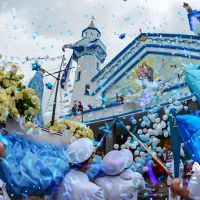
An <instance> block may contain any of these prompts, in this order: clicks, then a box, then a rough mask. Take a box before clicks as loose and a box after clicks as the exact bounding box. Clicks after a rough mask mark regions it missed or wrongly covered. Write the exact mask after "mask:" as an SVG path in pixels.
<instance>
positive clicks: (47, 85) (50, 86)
mask: <svg viewBox="0 0 200 200" xmlns="http://www.w3.org/2000/svg"><path fill="white" fill-rule="evenodd" d="M45 86H46V88H47V89H48V90H52V89H53V85H52V83H45Z"/></svg>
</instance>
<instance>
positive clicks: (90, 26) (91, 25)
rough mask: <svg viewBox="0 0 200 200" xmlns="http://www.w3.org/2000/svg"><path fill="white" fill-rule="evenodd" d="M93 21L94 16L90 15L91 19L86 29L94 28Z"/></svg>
mask: <svg viewBox="0 0 200 200" xmlns="http://www.w3.org/2000/svg"><path fill="white" fill-rule="evenodd" d="M94 20H95V18H94V15H92V17H91V22H90V24H89V26H88V28H95V25H94Z"/></svg>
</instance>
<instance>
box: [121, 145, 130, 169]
mask: <svg viewBox="0 0 200 200" xmlns="http://www.w3.org/2000/svg"><path fill="white" fill-rule="evenodd" d="M121 152H122V153H123V156H124V158H125V160H126V162H125V168H129V167H130V166H131V164H133V154H132V152H131V151H130V150H129V149H122V150H121Z"/></svg>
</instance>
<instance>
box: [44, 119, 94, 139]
mask: <svg viewBox="0 0 200 200" xmlns="http://www.w3.org/2000/svg"><path fill="white" fill-rule="evenodd" d="M46 127H47V128H49V129H50V131H51V132H61V133H63V134H64V132H65V131H66V130H67V131H69V133H70V134H71V135H72V136H74V137H75V138H76V139H78V138H81V137H87V138H89V139H93V138H94V134H93V131H92V130H91V129H90V128H89V127H87V126H85V125H83V124H81V123H79V122H76V121H71V120H67V119H65V120H62V121H55V123H54V126H51V124H50V123H47V124H46Z"/></svg>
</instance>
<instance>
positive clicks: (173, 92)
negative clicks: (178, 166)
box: [61, 5, 200, 151]
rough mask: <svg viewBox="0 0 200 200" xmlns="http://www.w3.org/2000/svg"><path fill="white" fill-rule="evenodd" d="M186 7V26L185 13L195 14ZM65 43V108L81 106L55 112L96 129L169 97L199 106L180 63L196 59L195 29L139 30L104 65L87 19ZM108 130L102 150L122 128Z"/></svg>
mask: <svg viewBox="0 0 200 200" xmlns="http://www.w3.org/2000/svg"><path fill="white" fill-rule="evenodd" d="M186 7H187V11H188V18H189V22H190V28H191V27H192V25H191V20H190V15H191V13H195V16H193V17H196V16H198V15H197V12H196V11H195V12H193V11H192V9H189V8H188V6H187V5H186ZM196 25H198V24H196V21H195V26H196ZM191 30H193V29H192V28H191ZM195 30H196V29H195ZM71 49H73V54H72V58H73V60H74V61H75V62H76V63H77V68H76V72H75V79H74V83H73V92H72V99H71V108H72V107H73V106H74V105H75V104H77V103H78V102H81V104H82V105H83V111H82V112H81V113H79V114H77V115H75V116H74V114H72V113H71V112H70V113H69V114H67V115H65V116H61V118H72V117H74V118H75V119H76V120H79V121H82V122H84V123H85V124H88V125H90V127H91V128H92V129H93V130H94V131H95V133H97V135H98V134H99V132H100V131H99V127H101V126H103V125H104V124H105V122H112V121H113V119H116V118H121V119H123V120H124V121H125V123H126V124H130V119H131V117H132V116H134V117H136V118H138V119H139V118H141V117H142V115H143V113H148V112H149V111H150V110H152V108H154V107H157V108H158V107H159V109H160V110H162V108H164V107H166V106H169V105H171V104H172V102H173V101H174V99H176V100H177V101H179V102H184V103H185V104H186V105H187V106H189V110H190V111H193V110H196V109H197V107H198V106H199V105H198V103H196V102H195V103H194V102H193V101H192V100H191V99H192V98H193V95H192V94H191V92H190V90H189V88H188V86H187V84H186V83H185V79H184V70H185V68H186V67H188V66H190V65H199V64H200V36H199V35H198V34H197V35H192V34H191V35H185V34H171V33H141V34H139V35H138V36H137V37H136V38H135V39H134V40H133V41H132V42H131V43H130V44H129V45H127V46H126V47H125V48H124V49H122V50H121V52H119V53H118V54H117V55H116V56H115V57H114V58H113V59H112V60H111V61H110V62H108V63H107V64H106V65H105V64H104V61H105V59H106V55H107V54H106V46H105V45H104V43H103V42H102V41H101V32H100V30H99V29H98V28H97V27H96V26H95V25H94V21H93V20H92V21H91V23H90V24H89V26H88V27H87V28H86V29H84V30H83V31H82V39H81V40H79V41H78V42H76V43H75V44H74V45H73V47H72V48H71ZM152 97H153V98H152ZM161 112H162V111H161ZM112 134H114V135H115V137H108V138H107V139H106V147H107V148H108V149H107V148H106V149H107V151H109V148H110V147H111V148H112V146H113V144H114V142H115V141H114V140H116V138H117V137H118V136H119V135H120V134H123V130H120V129H119V128H117V129H116V128H115V127H113V129H112ZM111 138H112V139H111ZM120 140H121V139H120Z"/></svg>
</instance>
